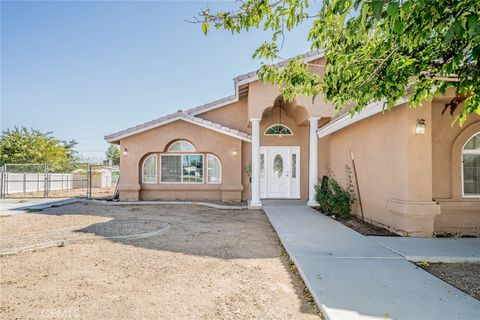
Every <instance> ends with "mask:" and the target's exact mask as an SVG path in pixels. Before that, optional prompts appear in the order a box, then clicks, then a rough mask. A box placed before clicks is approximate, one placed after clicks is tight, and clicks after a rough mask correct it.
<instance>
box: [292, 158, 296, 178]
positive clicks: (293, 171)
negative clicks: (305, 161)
mask: <svg viewBox="0 0 480 320" xmlns="http://www.w3.org/2000/svg"><path fill="white" fill-rule="evenodd" d="M296 177H297V154H296V153H292V178H293V179H295V178H296Z"/></svg>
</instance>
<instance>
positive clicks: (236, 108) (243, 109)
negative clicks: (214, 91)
mask: <svg viewBox="0 0 480 320" xmlns="http://www.w3.org/2000/svg"><path fill="white" fill-rule="evenodd" d="M247 101H248V99H247V97H242V98H240V99H239V101H237V102H235V103H232V104H229V105H226V106H224V107H221V108H217V109H214V110H211V111H208V112H205V113H202V114H199V115H198V117H200V118H203V119H206V120H210V121H213V122H216V123H221V124H222V125H224V126H227V127H230V128H232V129H236V130H239V131H242V132H250V129H249V127H248V125H249V123H248V106H247Z"/></svg>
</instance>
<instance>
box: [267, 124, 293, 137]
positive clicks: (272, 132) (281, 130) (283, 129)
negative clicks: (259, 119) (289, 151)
mask: <svg viewBox="0 0 480 320" xmlns="http://www.w3.org/2000/svg"><path fill="white" fill-rule="evenodd" d="M264 134H265V135H266V136H291V135H292V134H293V133H292V130H290V128H289V127H287V126H285V125H283V124H273V125H271V126H270V127H268V128H267V130H265V133H264Z"/></svg>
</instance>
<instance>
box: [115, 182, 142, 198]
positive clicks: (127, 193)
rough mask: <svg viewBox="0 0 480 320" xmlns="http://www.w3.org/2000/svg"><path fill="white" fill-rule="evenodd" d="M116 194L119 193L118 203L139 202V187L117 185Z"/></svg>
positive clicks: (135, 185)
mask: <svg viewBox="0 0 480 320" xmlns="http://www.w3.org/2000/svg"><path fill="white" fill-rule="evenodd" d="M118 192H119V193H120V201H139V200H140V185H139V184H130V185H119V186H118Z"/></svg>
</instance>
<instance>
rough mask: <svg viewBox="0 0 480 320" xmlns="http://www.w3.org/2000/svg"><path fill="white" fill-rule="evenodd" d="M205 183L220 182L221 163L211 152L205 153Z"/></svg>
mask: <svg viewBox="0 0 480 320" xmlns="http://www.w3.org/2000/svg"><path fill="white" fill-rule="evenodd" d="M207 183H222V164H221V163H220V160H219V159H218V158H217V157H216V156H214V155H213V154H207Z"/></svg>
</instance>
